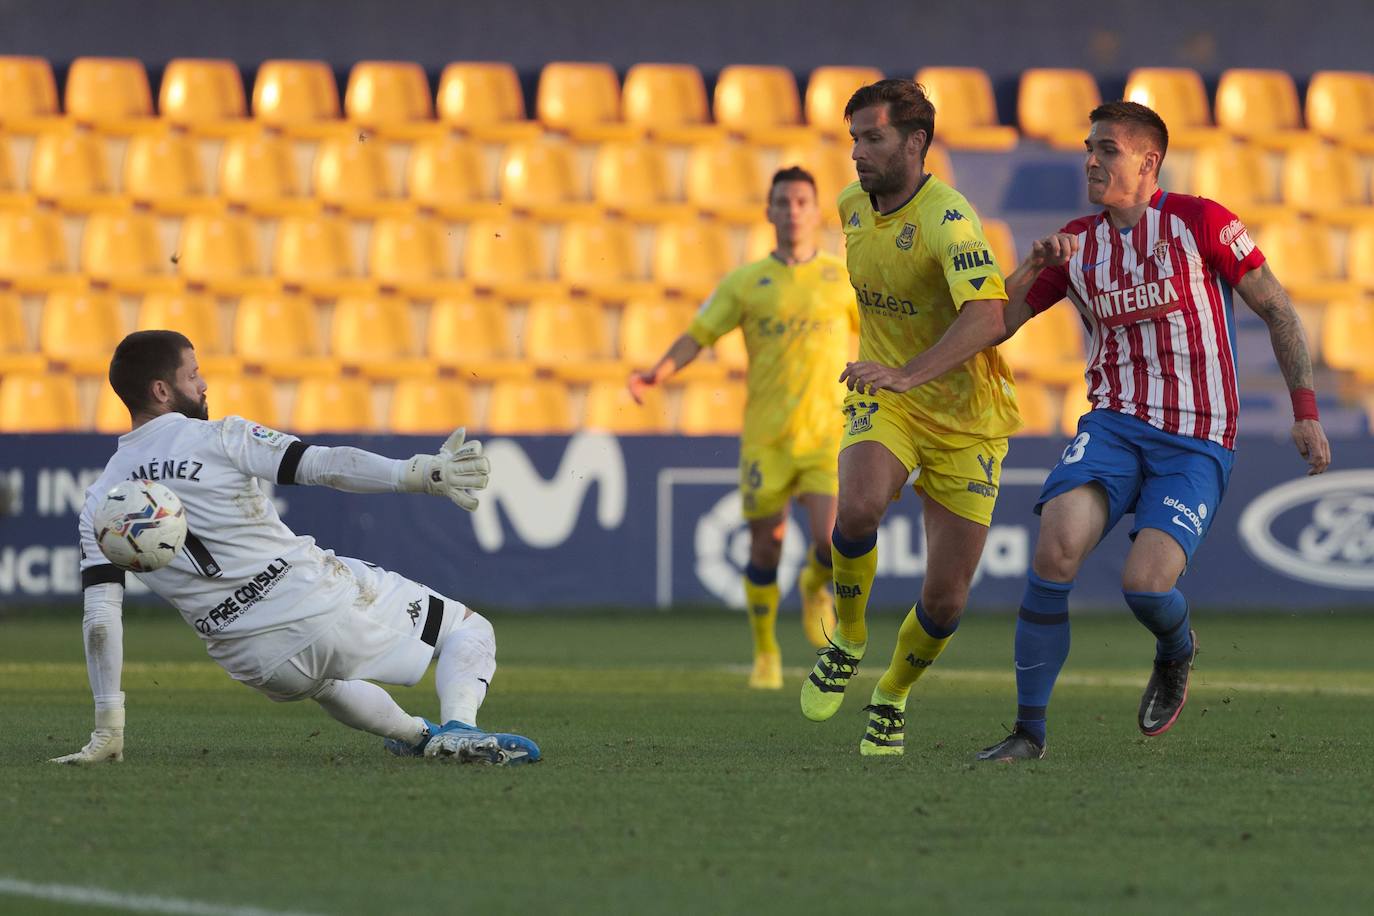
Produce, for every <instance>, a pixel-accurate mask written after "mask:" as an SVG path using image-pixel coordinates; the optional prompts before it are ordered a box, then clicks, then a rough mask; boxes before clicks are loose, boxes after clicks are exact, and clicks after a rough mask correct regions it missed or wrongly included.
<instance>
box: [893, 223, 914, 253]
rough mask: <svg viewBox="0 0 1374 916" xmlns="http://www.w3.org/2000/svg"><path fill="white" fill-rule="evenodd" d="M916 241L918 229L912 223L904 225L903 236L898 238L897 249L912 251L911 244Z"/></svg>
mask: <svg viewBox="0 0 1374 916" xmlns="http://www.w3.org/2000/svg"><path fill="white" fill-rule="evenodd" d="M915 240H916V227H915V226H914V225H912V224H911V223H903V224H902V234H901V235H899V236H897V247H898V248H900V249H902V250H903V251H910V250H911V243H912V242H914V241H915Z"/></svg>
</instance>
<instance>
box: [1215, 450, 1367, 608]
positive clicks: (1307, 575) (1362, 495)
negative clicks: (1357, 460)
mask: <svg viewBox="0 0 1374 916" xmlns="http://www.w3.org/2000/svg"><path fill="white" fill-rule="evenodd" d="M1280 520H1282V522H1283V525H1282V527H1283V530H1284V533H1285V536H1284V538H1283V540H1280V538H1279V535H1277V534H1276V533H1275V530H1274V529H1275V525H1276V523H1278V522H1280ZM1295 526H1296V527H1295ZM1294 531H1296V534H1294V533H1293V532H1294ZM1240 538H1241V542H1242V543H1243V544H1244V545H1245V548H1246V549H1247V550H1249V551H1250V553H1251V554H1253V555H1254V556H1255V558H1256V559H1257V560H1259V561H1260V562H1261V563H1264V564H1265V565H1266V566H1269V567H1270V568H1272V569H1275V570H1278V571H1279V572H1281V573H1283V574H1284V575H1286V576H1291V577H1292V578H1294V579H1299V580H1301V581H1303V582H1311V583H1313V584H1315V585H1325V586H1328V587H1333V588H1349V589H1370V588H1374V471H1337V472H1335V473H1329V474H1323V475H1322V476H1320V477H1306V478H1303V479H1301V480H1294V481H1292V482H1290V483H1285V484H1283V485H1281V486H1277V487H1275V488H1274V489H1272V490H1270V491H1268V492H1267V493H1264V494H1263V495H1261V496H1260V497H1259V498H1258V499H1256V500H1255V501H1254V502H1252V503H1250V505H1248V506H1246V508H1245V511H1244V512H1243V513H1241V516H1240Z"/></svg>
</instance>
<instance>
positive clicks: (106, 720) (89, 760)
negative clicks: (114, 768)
mask: <svg viewBox="0 0 1374 916" xmlns="http://www.w3.org/2000/svg"><path fill="white" fill-rule="evenodd" d="M123 759H124V707H122V706H121V707H119V708H118V709H97V710H96V711H95V731H93V732H91V740H90V741H89V742H87V744H86V746H85V747H83V748H82V749H81V750H79V751H77V752H76V753H75V754H66V755H64V756H62V757H54V758H52V762H53V763H66V764H71V765H72V766H89V765H90V764H93V763H100V762H102V761H105V760H108V761H110V762H111V763H119V762H120V761H121V760H123Z"/></svg>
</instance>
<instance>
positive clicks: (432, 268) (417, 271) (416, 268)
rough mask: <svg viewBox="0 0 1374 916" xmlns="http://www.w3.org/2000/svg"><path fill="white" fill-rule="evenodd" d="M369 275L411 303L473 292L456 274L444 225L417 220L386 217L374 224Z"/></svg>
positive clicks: (370, 247) (369, 254) (370, 245)
mask: <svg viewBox="0 0 1374 916" xmlns="http://www.w3.org/2000/svg"><path fill="white" fill-rule="evenodd" d="M367 273H368V276H370V277H371V278H372V279H373V281H375V282H376V283H377V284H378V285H379V286H380V287H381V289H382V291H383V292H396V293H400V294H401V295H403V296H407V297H409V298H412V299H442V298H444V297H446V296H462V295H466V294H467V293H468V292H469V291H470V287H469V286H468V284H466V283H464V282H463V281H461V280H459V279H458V278H457V276H455V275H454V273H453V268H452V258H451V257H450V256H449V251H448V243H447V241H446V236H445V234H444V229H443V227H442V225H441V224H440V223H437V222H435V221H434V220H429V219H424V218H422V217H418V216H403V217H394V216H393V217H387V218H385V219H379V220H377V222H375V223H373V224H372V234H371V235H370V236H369V238H368V244H367Z"/></svg>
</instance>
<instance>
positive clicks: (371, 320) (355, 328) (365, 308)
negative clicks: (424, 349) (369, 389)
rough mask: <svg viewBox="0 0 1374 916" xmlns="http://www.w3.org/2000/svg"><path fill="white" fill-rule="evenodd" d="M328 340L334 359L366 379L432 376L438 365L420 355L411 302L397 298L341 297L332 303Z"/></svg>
mask: <svg viewBox="0 0 1374 916" xmlns="http://www.w3.org/2000/svg"><path fill="white" fill-rule="evenodd" d="M330 340H331V345H330V351H331V352H332V354H333V356H334V358H335V359H337V360H339V361H340V362H341V363H343V365H344V366H345V368H349V369H357V370H359V371H361V372H362V373H363V374H364V375H366V376H368V377H369V378H379V379H387V378H390V379H394V378H403V377H405V376H408V375H434V374H435V372H436V371H437V368H438V367H437V366H436V365H435V364H434V363H432V362H430V361H429V360H427V359H424V358H422V357H421V356H420V355H419V349H418V347H417V346H416V344H417V342H418V337H417V335H416V332H415V322H414V320H413V319H412V318H411V314H410V304H409V303H407V302H404V301H402V300H400V299H392V298H387V297H383V296H360V297H350V298H347V299H340V300H339V302H338V303H337V304H336V305H335V306H334V321H333V325H332V328H331V332H330Z"/></svg>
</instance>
